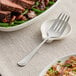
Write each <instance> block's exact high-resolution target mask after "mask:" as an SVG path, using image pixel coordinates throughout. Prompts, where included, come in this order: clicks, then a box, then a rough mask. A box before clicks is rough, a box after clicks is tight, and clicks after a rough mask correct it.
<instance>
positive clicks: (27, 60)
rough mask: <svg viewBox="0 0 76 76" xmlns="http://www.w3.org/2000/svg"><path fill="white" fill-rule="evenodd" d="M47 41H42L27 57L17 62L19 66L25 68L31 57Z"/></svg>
mask: <svg viewBox="0 0 76 76" xmlns="http://www.w3.org/2000/svg"><path fill="white" fill-rule="evenodd" d="M47 40H48V38H46V39H45V40H43V41H42V42H41V43H40V44H39V45H38V46H37V47H36V48H35V49H34V50H33V51H32V52H31V53H30V54H29V55H27V56H25V57H24V58H23V59H22V60H21V61H20V62H18V65H19V66H25V65H26V64H27V63H28V62H29V61H30V60H31V59H32V57H33V56H34V55H35V54H36V53H37V51H38V50H39V48H40V47H41V46H42V45H43V44H44V43H45V42H46V41H47Z"/></svg>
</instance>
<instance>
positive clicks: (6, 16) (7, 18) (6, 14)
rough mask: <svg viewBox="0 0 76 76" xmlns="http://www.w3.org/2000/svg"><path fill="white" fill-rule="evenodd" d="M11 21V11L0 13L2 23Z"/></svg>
mask: <svg viewBox="0 0 76 76" xmlns="http://www.w3.org/2000/svg"><path fill="white" fill-rule="evenodd" d="M10 19H11V12H10V11H0V21H1V22H9V21H10Z"/></svg>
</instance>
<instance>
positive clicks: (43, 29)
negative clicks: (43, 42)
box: [41, 20, 71, 42]
mask: <svg viewBox="0 0 76 76" xmlns="http://www.w3.org/2000/svg"><path fill="white" fill-rule="evenodd" d="M54 21H55V20H47V21H45V22H44V23H43V24H42V26H41V33H42V38H43V39H46V38H47V33H46V32H47V29H48V28H49V26H51V25H52V24H53V23H54ZM70 33H71V26H70V24H69V23H68V25H67V28H66V29H65V31H64V33H63V35H62V36H61V37H59V38H56V39H55V40H60V39H63V38H65V37H67V36H68V35H70ZM51 40H52V39H51V38H50V39H49V40H48V41H47V42H51Z"/></svg>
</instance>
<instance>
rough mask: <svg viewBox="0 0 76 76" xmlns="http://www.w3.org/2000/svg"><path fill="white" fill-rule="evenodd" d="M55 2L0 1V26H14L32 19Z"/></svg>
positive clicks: (46, 0)
mask: <svg viewBox="0 0 76 76" xmlns="http://www.w3.org/2000/svg"><path fill="white" fill-rule="evenodd" d="M56 1H57V0H27V1H26V0H25V1H24V0H7V1H3V0H1V2H0V4H1V5H2V6H0V8H1V9H2V10H1V11H0V26H1V27H10V26H16V25H18V24H21V23H24V22H26V21H27V20H30V19H33V18H34V17H36V16H38V15H40V14H41V13H43V12H44V11H46V10H47V9H48V8H49V7H50V6H52V5H53V4H54V3H55V2H56ZM2 24H3V25H2Z"/></svg>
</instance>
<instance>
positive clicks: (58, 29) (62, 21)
mask: <svg viewBox="0 0 76 76" xmlns="http://www.w3.org/2000/svg"><path fill="white" fill-rule="evenodd" d="M66 18H67V15H65V16H64V19H63V20H61V21H60V26H59V27H58V28H57V32H58V31H60V29H61V27H62V25H63V24H64V22H65V20H66Z"/></svg>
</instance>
